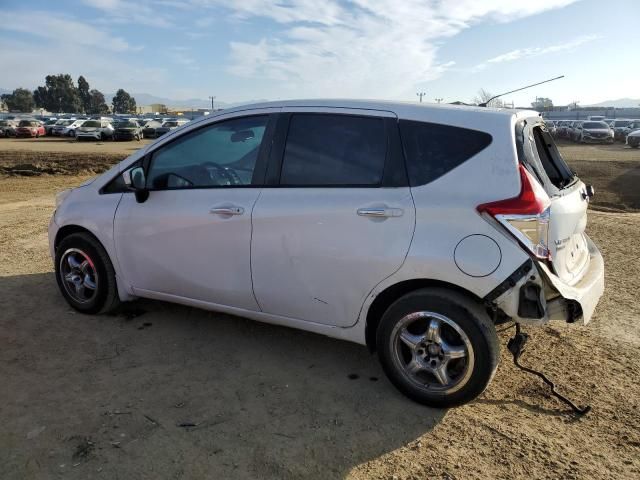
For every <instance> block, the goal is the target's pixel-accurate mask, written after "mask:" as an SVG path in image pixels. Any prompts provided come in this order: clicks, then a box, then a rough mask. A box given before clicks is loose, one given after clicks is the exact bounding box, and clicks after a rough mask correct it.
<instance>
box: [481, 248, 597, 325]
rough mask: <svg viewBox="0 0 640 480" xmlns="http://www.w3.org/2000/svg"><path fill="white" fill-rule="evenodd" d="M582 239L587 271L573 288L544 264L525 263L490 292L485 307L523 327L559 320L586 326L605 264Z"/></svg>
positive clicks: (594, 250) (592, 309)
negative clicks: (586, 247) (586, 249)
mask: <svg viewBox="0 0 640 480" xmlns="http://www.w3.org/2000/svg"><path fill="white" fill-rule="evenodd" d="M585 238H586V241H587V246H588V250H589V257H590V261H589V267H588V269H587V271H586V272H585V273H584V274H583V276H582V278H581V279H580V281H579V282H577V283H576V284H574V285H569V284H567V283H565V282H563V281H562V280H561V279H560V278H559V277H558V276H557V275H555V274H554V273H553V272H552V271H551V270H550V269H549V267H548V266H547V265H546V264H545V263H543V262H539V261H533V260H528V261H527V262H525V263H524V264H523V265H521V266H520V267H519V268H518V269H517V270H516V271H514V272H513V274H512V275H511V276H509V278H507V279H506V280H505V281H504V282H502V283H501V284H500V285H499V286H498V287H496V288H495V289H494V290H493V291H492V292H490V293H489V294H488V295H487V296H486V297H485V298H484V301H485V303H486V304H487V305H489V306H490V307H491V308H495V309H498V310H500V311H501V312H502V313H504V315H506V316H507V317H509V318H510V319H511V320H513V321H516V322H519V323H523V324H530V325H541V324H545V323H547V322H548V321H550V320H562V321H565V322H568V323H574V322H581V323H582V324H584V325H586V324H587V323H589V321H590V320H591V317H592V316H593V312H594V310H595V308H596V305H597V304H598V301H599V300H600V297H602V294H603V293H604V261H603V259H602V255H601V254H600V251H599V250H598V247H596V245H595V244H594V243H593V242H592V241H591V239H590V238H589V237H587V236H586V235H585Z"/></svg>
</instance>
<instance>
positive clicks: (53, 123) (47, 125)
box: [44, 118, 58, 135]
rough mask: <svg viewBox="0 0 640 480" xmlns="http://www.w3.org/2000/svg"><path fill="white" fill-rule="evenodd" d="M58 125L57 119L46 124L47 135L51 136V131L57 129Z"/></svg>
mask: <svg viewBox="0 0 640 480" xmlns="http://www.w3.org/2000/svg"><path fill="white" fill-rule="evenodd" d="M57 123H58V120H56V119H55V118H54V119H51V120H47V121H46V122H44V131H45V135H51V131H52V130H53V127H55V126H56V124H57Z"/></svg>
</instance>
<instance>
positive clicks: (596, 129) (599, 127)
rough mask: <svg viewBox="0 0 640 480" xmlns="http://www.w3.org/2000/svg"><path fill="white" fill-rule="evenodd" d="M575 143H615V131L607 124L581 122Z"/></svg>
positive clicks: (577, 129)
mask: <svg viewBox="0 0 640 480" xmlns="http://www.w3.org/2000/svg"><path fill="white" fill-rule="evenodd" d="M575 141H576V142H579V143H613V130H612V129H611V127H609V125H607V124H606V123H605V122H591V121H586V122H580V124H579V125H578V126H577V128H576V136H575Z"/></svg>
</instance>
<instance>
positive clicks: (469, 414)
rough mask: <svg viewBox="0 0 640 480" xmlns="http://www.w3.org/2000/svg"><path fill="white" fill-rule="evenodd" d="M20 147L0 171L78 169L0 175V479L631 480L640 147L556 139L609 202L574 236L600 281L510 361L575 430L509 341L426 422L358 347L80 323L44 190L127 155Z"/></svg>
mask: <svg viewBox="0 0 640 480" xmlns="http://www.w3.org/2000/svg"><path fill="white" fill-rule="evenodd" d="M39 140H42V139H39ZM32 143H33V144H34V145H35V144H37V145H38V147H40V146H41V145H43V144H45V141H38V142H36V141H33V142H32ZM46 143H47V144H49V143H51V144H52V145H53V144H54V142H49V141H46ZM63 143H64V142H63ZM9 145H10V148H9ZM15 145H19V148H18V147H15ZM24 145H29V143H27V141H25V142H24V144H23V143H22V142H20V143H18V142H15V144H14V143H13V142H9V143H6V144H4V141H2V140H0V150H2V149H4V151H0V159H1V160H0V166H3V167H5V168H6V167H9V166H11V157H12V156H13V157H14V158H16V157H15V156H16V155H17V154H16V153H7V152H21V153H20V155H21V156H20V157H19V162H21V164H22V165H23V166H24V168H23V170H34V171H35V170H37V169H36V168H34V165H38V164H43V163H42V162H44V164H45V165H46V164H49V165H57V166H58V167H57V168H60V169H62V171H66V172H71V173H74V174H73V175H60V174H55V175H52V174H46V173H45V174H43V173H42V172H37V171H36V173H35V174H34V176H23V175H16V174H15V172H7V171H6V170H5V176H4V177H0V345H2V348H1V349H0V379H1V381H2V386H1V387H0V425H1V429H0V478H2V479H31V478H33V479H52V478H71V479H89V478H105V479H116V478H120V479H154V480H155V479H159V478H172V479H178V478H184V479H192V478H273V479H282V478H285V479H286V478H318V479H327V478H344V477H346V478H352V479H368V478H383V479H392V478H398V479H424V478H443V479H466V478H482V479H486V478H504V479H511V478H581V479H582V478H584V479H593V478H598V479H600V478H603V479H608V478H611V479H621V478H624V479H627V478H628V479H635V478H640V408H639V405H638V403H639V399H640V382H638V378H639V375H640V356H639V355H638V353H639V349H640V327H639V326H638V317H639V314H640V307H639V306H638V301H637V292H638V290H639V289H640V275H639V274H640V271H639V268H638V258H639V257H640V243H639V242H638V241H637V237H638V233H640V214H636V213H618V212H620V211H626V212H629V211H633V210H634V209H637V208H638V199H639V195H640V193H639V192H638V188H637V185H638V183H637V180H633V181H630V182H631V184H632V185H631V187H630V188H629V190H628V191H626V190H624V189H620V188H618V185H620V184H622V183H625V182H627V178H626V177H625V175H635V176H636V177H633V178H636V179H637V175H638V173H637V172H638V168H639V165H640V152H638V151H635V152H636V153H633V152H630V153H628V152H627V151H626V150H625V149H623V148H621V147H619V146H614V147H613V148H610V147H601V148H600V147H586V148H587V149H586V150H585V147H574V146H564V147H563V151H564V153H565V155H566V156H567V158H568V159H569V160H570V161H571V162H572V165H574V168H576V169H578V171H579V172H581V173H582V172H584V174H583V176H585V177H586V176H587V175H588V174H587V172H595V173H594V174H593V175H592V176H591V178H587V180H590V181H592V182H593V183H594V184H595V185H596V189H597V190H598V191H597V194H598V195H599V196H601V198H606V199H607V200H606V203H607V204H606V205H602V208H605V209H609V210H610V211H609V212H601V211H592V212H591V213H590V215H589V227H588V231H589V234H590V235H591V236H592V237H593V238H594V240H595V241H596V242H597V243H598V245H599V246H600V247H601V249H602V252H603V254H604V257H605V261H606V267H607V274H606V282H607V289H606V292H605V295H604V297H603V299H602V301H601V303H600V304H599V306H598V309H597V311H596V315H595V318H594V319H593V321H592V323H591V324H590V325H589V326H587V327H582V326H578V325H564V324H553V325H550V326H547V327H544V328H529V329H527V331H528V332H529V333H530V334H531V337H532V338H531V340H530V342H529V344H528V346H527V351H526V352H525V354H524V356H523V363H525V364H527V365H530V366H534V367H536V368H539V369H542V370H543V371H544V372H545V373H547V374H548V375H549V376H550V377H551V378H552V379H554V380H555V381H556V382H557V383H558V385H559V389H560V390H561V391H562V392H563V393H565V394H567V395H568V396H570V397H571V398H573V399H575V401H576V402H577V403H580V404H589V405H591V406H592V408H593V410H592V411H591V412H590V413H589V414H588V415H587V416H585V417H583V418H577V417H575V416H574V415H572V414H571V413H570V412H568V411H567V409H566V408H565V406H564V405H562V404H560V403H558V402H557V401H556V400H555V399H554V398H553V397H551V396H550V395H549V390H548V388H547V387H546V386H544V385H543V384H542V383H541V382H540V381H539V380H538V379H537V378H535V377H532V376H528V375H526V374H524V373H521V372H519V371H518V370H516V369H515V368H514V366H513V365H512V363H511V361H510V358H509V357H508V355H507V354H506V353H505V351H506V348H503V353H502V361H501V364H500V367H499V369H498V373H497V375H496V377H495V378H494V380H493V383H492V384H491V385H490V387H489V388H488V389H487V391H486V392H485V393H484V394H483V395H482V396H481V397H480V398H479V399H478V400H477V401H475V402H473V403H471V404H469V405H466V406H463V407H461V408H456V409H452V410H437V409H430V408H425V407H422V406H420V405H416V404H414V403H411V402H410V401H408V400H407V399H406V398H404V397H403V396H402V395H400V394H399V393H398V392H396V391H395V390H394V388H393V387H392V386H391V385H390V383H389V382H388V381H387V380H386V379H385V377H384V375H383V373H382V371H381V369H380V367H379V365H378V362H377V360H376V358H375V357H372V356H371V355H370V354H369V353H368V352H367V351H366V349H365V348H363V347H360V346H357V345H353V344H348V343H345V342H340V341H336V340H331V339H328V338H324V337H320V336H317V335H312V334H308V333H305V332H300V331H296V330H291V329H286V328H280V327H274V326H270V325H264V324H259V323H254V322H251V321H249V320H245V319H242V318H235V317H231V316H228V315H220V314H213V313H207V312H204V311H200V310H196V309H191V308H185V307H181V306H174V305H169V304H165V303H160V302H152V301H139V302H136V303H134V304H132V305H130V306H129V308H128V309H127V310H126V311H124V312H123V313H122V314H119V315H117V316H84V315H81V314H78V313H75V312H74V311H73V310H72V309H70V308H69V307H68V306H67V305H66V303H65V302H64V300H63V299H62V297H61V295H60V294H59V293H58V291H57V287H56V285H55V280H54V277H53V274H52V265H51V260H50V258H49V256H48V252H47V234H46V226H47V223H48V220H49V217H50V215H51V213H52V210H53V206H54V203H53V202H54V200H53V195H54V193H55V192H56V191H58V190H61V189H63V188H67V187H69V186H73V185H77V184H79V183H80V182H81V181H83V180H84V179H85V178H87V175H86V173H89V172H90V173H93V172H96V171H99V170H101V169H104V168H106V165H107V164H109V163H110V162H112V161H115V159H116V157H117V158H122V157H123V156H124V155H126V154H127V153H129V152H128V151H126V149H127V148H133V147H134V146H135V144H133V143H131V142H129V143H126V144H124V143H123V144H113V145H117V146H118V147H117V148H122V149H125V151H119V150H118V151H115V149H116V146H113V145H111V144H109V145H107V144H106V143H105V144H103V145H94V144H91V146H90V147H89V146H87V147H84V148H86V149H87V150H89V149H95V151H91V152H87V151H85V150H80V149H78V150H75V151H71V152H66V151H65V152H64V155H61V156H59V157H54V155H53V154H55V153H61V151H60V150H47V149H44V150H33V151H32V150H30V148H29V147H27V146H24ZM55 145H56V148H57V145H58V144H57V143H55ZM72 145H73V146H65V148H71V149H75V148H76V145H75V144H72ZM103 146H105V148H104V149H103V148H102V147H103ZM603 152H604V153H603ZM611 152H613V153H611ZM87 153H92V154H95V155H97V157H89V156H88V155H87ZM65 155H70V156H68V157H67V156H65ZM102 155H105V156H106V155H112V157H110V158H109V159H108V160H104V158H106V157H103V156H102ZM634 155H635V156H634ZM611 157H613V158H611ZM623 157H624V158H623ZM626 157H628V158H626ZM52 158H53V160H52ZM65 158H71V159H76V160H72V161H69V162H67V163H68V164H69V163H71V164H73V162H76V163H77V165H78V166H79V167H78V168H77V169H76V167H75V166H71V167H69V166H68V164H67V165H66V166H65V165H64V164H65V161H66V160H65ZM92 158H99V159H102V160H99V161H98V164H97V165H96V162H95V161H92ZM47 162H51V163H47ZM100 162H102V163H100ZM612 162H617V163H620V165H622V166H621V167H618V166H616V167H615V168H614V167H613V166H612ZM61 165H62V166H61ZM587 165H588V166H590V167H589V168H592V169H593V170H588V169H587V168H586V166H587ZM613 170H615V172H616V173H614V174H613V175H608V174H606V172H609V171H613ZM78 172H80V173H82V174H81V175H78ZM603 172H604V173H603ZM630 172H631V173H630ZM6 173H10V175H6ZM620 177H623V178H620ZM634 182H635V183H634ZM633 185H635V186H636V187H635V190H634V189H633V188H632V187H633ZM623 190H624V191H623ZM634 192H635V194H634ZM612 210H615V211H616V212H615V213H612V212H611V211H612ZM511 333H512V331H511V330H509V331H505V332H501V333H500V336H501V339H502V341H503V342H502V343H503V344H505V343H506V340H507V339H508V337H509V336H510V335H511Z"/></svg>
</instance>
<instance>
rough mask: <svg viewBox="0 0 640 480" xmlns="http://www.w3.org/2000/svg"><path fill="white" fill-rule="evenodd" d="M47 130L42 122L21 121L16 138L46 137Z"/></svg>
mask: <svg viewBox="0 0 640 480" xmlns="http://www.w3.org/2000/svg"><path fill="white" fill-rule="evenodd" d="M44 135H45V130H44V126H43V125H42V123H41V122H39V121H37V120H20V123H18V126H17V127H16V137H18V138H20V137H35V138H38V137H44Z"/></svg>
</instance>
